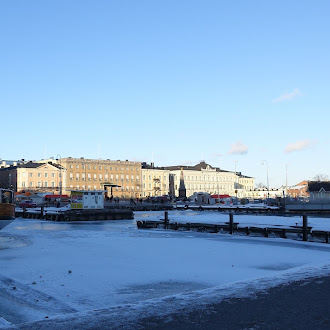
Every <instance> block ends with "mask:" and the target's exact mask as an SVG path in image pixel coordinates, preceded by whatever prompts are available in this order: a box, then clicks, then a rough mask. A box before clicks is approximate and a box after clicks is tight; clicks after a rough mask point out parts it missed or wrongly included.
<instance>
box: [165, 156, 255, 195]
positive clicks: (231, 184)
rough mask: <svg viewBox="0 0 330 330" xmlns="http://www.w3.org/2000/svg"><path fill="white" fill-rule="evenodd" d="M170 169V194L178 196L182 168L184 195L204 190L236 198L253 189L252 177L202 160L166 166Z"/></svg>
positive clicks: (212, 193)
mask: <svg viewBox="0 0 330 330" xmlns="http://www.w3.org/2000/svg"><path fill="white" fill-rule="evenodd" d="M166 169H167V170H169V171H170V194H171V195H172V196H179V186H180V174H181V170H183V174H184V184H185V188H186V196H187V197H189V196H191V195H193V194H194V193H195V192H206V193H209V194H211V195H215V194H219V195H230V196H236V197H238V198H242V197H247V196H248V192H249V191H253V190H254V180H255V179H254V178H252V177H248V176H245V175H242V174H241V173H240V172H230V171H225V170H222V169H220V168H217V167H212V166H211V165H209V164H206V163H205V162H204V161H202V162H200V163H199V164H197V165H195V166H171V167H166Z"/></svg>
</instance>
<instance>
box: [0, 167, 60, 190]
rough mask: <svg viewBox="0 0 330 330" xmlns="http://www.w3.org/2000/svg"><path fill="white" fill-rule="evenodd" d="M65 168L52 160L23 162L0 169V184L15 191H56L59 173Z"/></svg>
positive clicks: (58, 185) (58, 184)
mask: <svg viewBox="0 0 330 330" xmlns="http://www.w3.org/2000/svg"><path fill="white" fill-rule="evenodd" d="M64 172H65V169H64V168H61V167H60V166H59V165H58V164H56V163H54V162H46V163H35V162H32V161H30V162H25V163H24V164H20V165H17V166H10V167H6V168H2V169H0V186H1V187H4V188H11V189H14V190H15V191H23V190H26V191H35V192H53V193H58V192H59V187H60V181H61V179H60V175H61V173H64Z"/></svg>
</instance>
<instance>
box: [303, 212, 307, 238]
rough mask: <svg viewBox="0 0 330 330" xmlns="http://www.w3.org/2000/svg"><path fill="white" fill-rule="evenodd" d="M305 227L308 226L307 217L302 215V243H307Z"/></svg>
mask: <svg viewBox="0 0 330 330" xmlns="http://www.w3.org/2000/svg"><path fill="white" fill-rule="evenodd" d="M307 226H308V220H307V215H303V240H304V241H307V236H308V231H307Z"/></svg>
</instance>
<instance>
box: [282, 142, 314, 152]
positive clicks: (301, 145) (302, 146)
mask: <svg viewBox="0 0 330 330" xmlns="http://www.w3.org/2000/svg"><path fill="white" fill-rule="evenodd" d="M316 143H318V142H317V141H313V140H301V141H297V142H295V143H289V144H288V145H287V146H286V148H285V150H284V152H294V151H300V150H306V149H310V148H312V146H313V145H314V144H316Z"/></svg>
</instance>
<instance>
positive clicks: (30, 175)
mask: <svg viewBox="0 0 330 330" xmlns="http://www.w3.org/2000/svg"><path fill="white" fill-rule="evenodd" d="M25 174H26V173H25V172H22V176H23V177H25ZM33 174H34V173H33V172H29V174H28V175H29V177H30V178H33ZM42 174H43V175H42ZM48 174H49V173H47V172H46V173H40V172H38V173H37V177H38V178H42V177H45V178H48V177H49V175H48ZM50 176H51V177H52V178H55V177H56V174H55V173H50Z"/></svg>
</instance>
